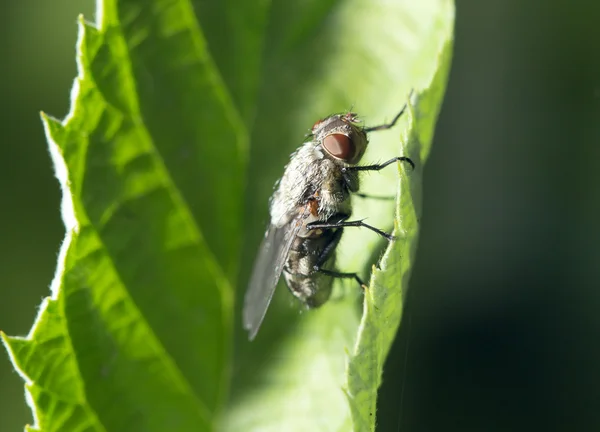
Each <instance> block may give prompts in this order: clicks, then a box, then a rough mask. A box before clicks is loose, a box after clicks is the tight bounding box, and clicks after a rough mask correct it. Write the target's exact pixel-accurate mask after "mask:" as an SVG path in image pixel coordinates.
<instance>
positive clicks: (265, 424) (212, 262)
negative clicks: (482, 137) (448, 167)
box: [2, 0, 453, 431]
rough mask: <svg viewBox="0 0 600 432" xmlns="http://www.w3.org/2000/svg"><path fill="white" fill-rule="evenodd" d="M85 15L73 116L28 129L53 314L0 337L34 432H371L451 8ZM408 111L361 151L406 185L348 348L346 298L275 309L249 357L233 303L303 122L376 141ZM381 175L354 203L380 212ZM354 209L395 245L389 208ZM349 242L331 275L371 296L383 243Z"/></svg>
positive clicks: (199, 2)
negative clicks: (43, 154)
mask: <svg viewBox="0 0 600 432" xmlns="http://www.w3.org/2000/svg"><path fill="white" fill-rule="evenodd" d="M98 14H99V16H98V17H97V25H91V24H88V23H85V22H84V21H83V20H81V21H80V38H79V42H78V66H79V76H78V78H77V79H76V81H75V85H74V91H73V93H72V95H73V97H72V99H73V100H72V108H71V112H70V113H69V115H68V116H67V118H66V119H65V120H64V121H58V120H55V119H53V118H51V117H48V116H45V115H44V116H43V121H44V126H45V128H46V133H47V137H48V141H49V147H50V153H51V156H52V159H53V161H54V164H55V167H56V174H57V177H58V179H59V181H60V184H61V186H62V189H63V203H62V212H63V219H64V220H65V225H66V228H67V235H66V238H65V241H64V243H63V246H62V248H61V253H60V256H59V260H58V266H57V271H56V276H55V279H54V281H53V284H52V286H51V296H50V297H49V298H47V299H45V300H44V302H43V304H42V306H41V307H40V312H39V315H38V317H37V319H36V322H35V324H34V326H33V328H32V330H31V332H30V334H29V335H28V336H27V337H24V338H17V337H8V336H6V335H2V338H3V341H4V343H5V345H6V346H7V349H8V351H9V354H10V356H11V359H12V361H13V363H14V365H15V367H16V369H17V370H18V371H19V373H20V374H21V375H22V376H23V377H24V379H25V381H26V392H27V395H28V399H29V402H30V405H31V406H32V409H33V412H34V419H35V424H34V426H33V427H32V428H31V430H43V431H63V430H69V431H70V430H73V431H78V430H86V431H88V430H89V431H96V430H97V431H119V430H127V431H137V430H140V431H165V430H182V431H187V430H190V431H192V430H193V431H202V430H215V429H220V430H227V431H239V430H244V431H251V430H303V431H304V430H328V431H329V430H339V431H347V430H351V429H353V428H354V430H372V429H373V428H374V424H375V415H374V407H375V400H376V392H377V388H378V385H379V381H380V377H381V367H382V365H383V361H384V359H385V356H386V354H387V351H388V349H389V344H390V343H391V340H392V339H393V337H394V334H395V331H396V328H397V326H398V323H399V320H400V315H401V301H400V299H401V297H400V296H401V290H402V289H405V287H406V284H407V279H408V273H409V268H410V263H411V261H412V259H413V257H414V251H415V247H416V235H417V227H418V225H417V221H418V215H419V212H420V207H419V202H420V187H421V176H422V169H423V164H424V162H425V159H426V157H427V154H428V152H429V146H430V144H431V139H432V136H433V128H434V125H435V119H436V116H437V112H438V110H439V106H440V103H441V99H442V95H443V89H444V83H445V78H446V74H447V67H448V63H449V58H450V50H451V40H452V25H453V3H452V2H451V0H424V1H421V2H418V3H416V2H409V1H402V2H387V1H383V0H380V1H376V2H371V1H365V0H348V1H344V2H336V1H333V0H327V1H322V0H308V1H303V2H290V1H272V2H268V1H255V2H248V1H242V0H226V1H222V2H216V1H209V0H196V1H192V2H190V1H187V0H146V1H141V0H104V1H103V2H100V3H99V7H98ZM410 89H414V90H415V97H414V98H413V101H414V106H413V107H412V108H411V112H410V115H406V116H405V117H404V118H403V119H402V121H401V122H399V125H398V126H397V127H396V128H394V129H393V130H391V131H387V132H381V133H377V134H373V135H372V136H371V144H370V146H369V148H368V150H367V153H366V155H365V158H364V162H365V163H369V162H374V161H377V160H386V159H389V158H391V157H394V156H398V155H407V156H410V157H411V158H412V159H413V160H414V161H415V163H416V164H417V167H416V169H415V170H414V171H413V172H408V173H407V174H406V175H405V174H402V175H401V177H400V178H401V180H400V182H401V183H400V194H399V196H400V200H399V207H398V208H397V209H396V224H397V228H396V230H397V233H398V234H402V235H399V237H400V238H399V240H398V241H396V242H395V243H393V244H392V245H391V247H390V248H389V249H388V251H387V252H386V255H385V257H384V258H383V260H382V263H381V267H382V272H378V271H377V272H375V275H374V276H373V278H372V279H371V286H370V288H369V291H368V294H367V296H365V299H366V300H365V305H366V306H365V308H366V310H367V314H365V316H364V317H363V321H362V323H361V324H360V331H358V329H359V323H360V310H359V309H358V308H357V307H356V301H357V300H358V299H359V296H360V291H359V290H358V289H357V288H356V286H355V284H352V283H350V282H349V281H347V282H344V283H338V284H336V286H335V291H334V296H333V297H334V298H332V300H331V301H330V302H328V304H326V305H325V306H324V307H322V308H320V309H318V310H315V311H310V312H306V313H303V314H298V312H297V306H296V305H295V304H292V301H291V300H290V296H289V294H288V293H287V292H286V290H285V289H279V291H278V292H277V294H276V298H275V299H274V302H273V305H272V307H271V309H270V310H269V313H268V314H267V318H266V320H265V324H264V328H263V329H261V333H260V334H259V335H258V338H257V340H256V341H255V342H254V343H252V344H249V343H248V342H247V341H246V340H245V339H246V335H245V334H244V333H243V332H242V331H241V328H240V325H239V322H237V319H236V317H237V316H239V315H238V314H239V306H238V307H236V308H234V301H233V300H234V298H240V297H241V296H243V292H244V289H245V281H246V279H247V275H248V273H249V271H250V267H251V265H252V258H253V256H254V254H255V252H256V247H257V244H258V242H259V241H260V237H261V235H262V230H263V229H264V227H265V223H266V221H267V219H266V218H267V200H268V196H269V194H270V193H271V190H272V185H273V183H274V181H275V179H276V178H277V177H278V176H280V175H281V172H282V168H283V166H284V164H285V163H286V161H287V160H288V157H289V154H290V153H291V151H293V150H294V149H295V148H296V147H297V146H298V145H299V144H300V143H301V141H302V139H303V136H304V134H305V133H306V131H307V130H308V128H309V127H310V125H312V124H313V123H314V121H315V120H316V119H318V118H321V117H324V116H326V115H328V114H330V113H331V112H336V111H343V110H347V109H348V108H350V107H351V106H353V107H354V108H353V109H354V110H355V111H357V112H358V113H360V114H362V115H363V116H364V117H363V118H364V120H365V122H366V123H367V124H369V125H373V124H377V123H381V122H383V121H384V120H385V119H386V118H387V119H390V118H392V116H393V115H394V114H396V113H397V112H398V110H399V109H400V108H401V107H402V105H403V104H404V102H405V101H406V99H407V95H408V93H409V91H410ZM409 119H410V121H409ZM401 132H402V133H403V136H404V137H405V139H403V140H400V139H399V136H400V133H401ZM406 137H408V138H406ZM402 143H404V144H402ZM394 171H395V170H394V168H393V167H392V168H387V169H386V170H384V171H382V172H381V173H377V174H371V175H369V176H366V177H365V178H364V179H363V189H364V191H365V192H371V193H374V194H378V195H386V194H387V195H393V194H394V192H395V190H396V189H398V188H397V187H396V185H397V183H398V178H397V176H396V174H395V172H394ZM409 192H410V193H409ZM355 207H356V209H355V212H354V216H355V217H356V218H362V217H367V216H368V217H369V223H371V224H372V225H375V226H378V227H381V228H384V229H391V228H392V225H393V222H394V211H395V210H394V206H393V203H392V202H385V201H377V202H373V201H372V200H364V199H357V200H356V205H355ZM363 231H366V230H356V231H355V232H352V234H350V233H348V234H347V235H345V236H344V239H343V241H342V244H340V247H339V254H338V260H339V265H340V267H341V269H342V270H348V271H357V270H358V271H360V272H361V273H362V275H363V277H364V278H367V277H368V275H369V273H370V268H371V265H372V264H373V263H374V262H376V261H377V259H378V257H379V254H378V252H377V251H379V250H381V248H382V247H383V243H382V242H381V240H380V239H378V238H377V237H376V236H375V235H373V233H371V232H363ZM400 281H402V285H400ZM384 299H387V300H386V301H385V304H384V303H383V300H384ZM394 299H395V300H394ZM236 303H237V304H238V305H239V303H240V302H239V301H237V302H236ZM382 308H385V311H386V314H385V315H384V316H380V315H378V310H380V309H382ZM373 312H376V313H373ZM382 320H383V321H382ZM383 327H385V328H383ZM357 331H358V339H357ZM355 342H357V345H356V353H355V354H354V355H352V356H351V358H350V363H349V365H348V372H349V373H348V380H347V381H348V382H347V383H346V384H344V381H345V369H346V361H347V355H346V351H347V350H350V349H351V347H352V346H354V345H355ZM234 343H236V349H235V352H234V350H233V349H232V347H233V346H234ZM231 371H233V381H231V379H230V375H231ZM369 374H370V375H369ZM343 386H345V388H346V393H347V394H345V393H344V391H342V387H343ZM228 393H229V396H230V397H229V398H227V395H228ZM347 395H348V398H347ZM348 401H349V402H350V403H348ZM363 404H364V405H363ZM367 411H369V412H370V413H372V414H373V415H372V416H368V414H369V412H367Z"/></svg>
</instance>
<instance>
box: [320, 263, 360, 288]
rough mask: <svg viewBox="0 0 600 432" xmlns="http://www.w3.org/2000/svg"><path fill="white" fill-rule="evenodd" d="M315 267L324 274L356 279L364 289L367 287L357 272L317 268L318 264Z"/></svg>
mask: <svg viewBox="0 0 600 432" xmlns="http://www.w3.org/2000/svg"><path fill="white" fill-rule="evenodd" d="M315 268H316V271H318V272H319V273H322V274H324V275H327V276H331V277H334V278H339V279H354V280H355V281H356V282H358V284H359V285H360V287H361V288H362V289H367V286H366V285H365V283H364V282H363V281H362V279H361V278H360V277H359V276H358V274H356V273H344V272H337V271H333V270H327V269H324V268H317V267H316V266H315Z"/></svg>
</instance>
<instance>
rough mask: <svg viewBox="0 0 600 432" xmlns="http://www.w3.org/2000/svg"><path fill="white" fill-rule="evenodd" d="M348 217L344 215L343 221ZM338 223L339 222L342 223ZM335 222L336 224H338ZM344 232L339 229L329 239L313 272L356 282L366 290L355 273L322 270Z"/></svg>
mask: <svg viewBox="0 0 600 432" xmlns="http://www.w3.org/2000/svg"><path fill="white" fill-rule="evenodd" d="M347 218H348V216H346V215H344V216H343V219H342V221H343V220H345V219H347ZM342 221H340V222H342ZM340 222H337V223H340ZM309 225H310V224H308V225H307V228H310V227H309ZM343 232H344V229H343V228H339V229H338V230H337V231H336V232H335V233H334V234H333V237H332V239H331V241H330V242H329V244H328V245H327V246H326V247H325V248H324V249H323V251H322V252H321V255H319V258H317V262H316V263H315V265H314V267H313V270H314V271H316V272H319V273H322V274H324V275H328V276H331V277H334V278H340V279H354V280H355V281H356V282H358V284H359V285H360V286H361V287H362V288H366V285H365V283H364V282H363V281H362V279H361V278H360V277H359V276H358V274H357V273H344V272H337V271H334V270H327V269H324V268H323V264H325V261H327V259H328V258H329V257H330V256H331V252H332V251H333V250H334V249H335V247H336V246H337V245H338V243H339V242H340V239H341V238H342V233H343Z"/></svg>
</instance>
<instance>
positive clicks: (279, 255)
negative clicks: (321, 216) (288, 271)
mask: <svg viewBox="0 0 600 432" xmlns="http://www.w3.org/2000/svg"><path fill="white" fill-rule="evenodd" d="M304 213H306V211H305V212H304ZM304 216H305V215H304V214H301V215H299V216H298V217H296V218H295V219H293V220H292V221H291V222H290V223H288V224H286V225H284V226H282V227H277V226H275V225H271V226H270V227H269V229H268V230H267V232H266V234H265V238H264V239H263V241H262V244H261V245H260V249H259V252H258V256H257V257H256V261H255V262H254V268H253V270H252V276H251V277H250V283H249V284H248V290H247V291H246V297H245V299H244V312H243V320H244V328H245V329H246V330H248V332H249V335H248V338H249V339H250V340H252V339H254V337H255V336H256V333H258V329H259V328H260V325H261V323H262V322H263V319H264V317H265V314H266V313H267V309H268V307H269V303H271V299H272V298H273V293H274V292H275V288H276V287H277V282H279V277H280V276H281V272H282V271H283V267H284V265H285V261H286V259H287V257H288V254H289V252H290V248H291V247H292V243H293V242H294V238H295V237H296V235H297V234H298V231H299V230H300V228H301V227H302V220H303V219H304Z"/></svg>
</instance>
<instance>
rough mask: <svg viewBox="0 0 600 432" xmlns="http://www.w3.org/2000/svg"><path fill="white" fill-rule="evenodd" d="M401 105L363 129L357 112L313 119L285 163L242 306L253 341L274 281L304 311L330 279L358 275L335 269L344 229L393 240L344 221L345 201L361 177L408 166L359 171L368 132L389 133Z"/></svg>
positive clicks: (320, 299)
mask: <svg viewBox="0 0 600 432" xmlns="http://www.w3.org/2000/svg"><path fill="white" fill-rule="evenodd" d="M405 109H406V104H405V105H404V107H403V108H402V110H401V111H400V112H399V113H398V114H397V115H396V117H395V118H394V119H393V120H392V121H391V122H390V123H388V124H383V125H380V126H375V127H366V128H365V127H361V126H360V125H359V124H358V116H357V115H356V114H355V113H352V112H348V113H345V114H334V115H331V116H329V117H327V118H325V119H323V120H319V121H317V122H316V123H315V124H314V126H313V127H312V131H311V134H310V135H309V140H308V141H306V142H305V143H304V144H303V145H302V146H300V148H298V150H296V151H295V152H294V153H293V154H292V155H291V158H290V162H289V163H288V165H287V166H286V167H285V170H284V173H283V177H282V178H281V180H280V181H279V182H278V184H277V185H276V187H275V192H274V193H273V196H272V197H271V201H270V214H271V223H270V225H269V227H268V229H267V231H266V233H265V236H264V239H263V241H262V244H261V246H260V249H259V251H258V256H257V257H256V261H255V263H254V269H253V271H252V275H251V277H250V283H249V285H248V290H247V292H246V297H245V300H244V312H243V324H244V328H245V329H246V330H248V332H249V338H250V340H252V339H254V337H255V336H256V333H257V332H258V329H259V327H260V325H261V323H262V321H263V319H264V317H265V314H266V312H267V308H268V306H269V303H270V302H271V299H272V297H273V293H274V292H275V287H276V286H277V283H278V281H279V278H280V276H281V275H282V274H283V277H284V279H285V281H286V283H287V286H288V288H289V289H290V291H291V292H292V294H293V295H294V296H296V297H297V298H298V299H299V300H300V301H301V302H302V303H304V304H305V305H306V306H308V307H309V308H315V307H318V306H320V305H322V304H323V303H325V302H326V301H327V300H328V299H329V296H330V295H331V289H332V281H333V278H350V279H354V280H356V281H357V282H358V283H359V284H360V285H361V286H364V284H363V282H362V280H361V279H360V278H359V276H358V275H357V274H356V273H342V272H339V271H336V270H335V249H336V246H337V244H338V243H339V241H340V238H341V236H342V233H343V230H344V228H346V227H363V228H368V229H370V230H372V231H374V232H375V233H377V234H379V235H381V236H383V237H385V238H387V239H388V240H392V238H393V237H392V236H391V235H390V234H388V233H385V232H383V231H381V230H379V229H377V228H375V227H373V226H370V225H368V224H366V223H364V222H363V221H361V220H354V221H351V220H348V219H349V218H350V215H351V209H352V208H351V195H352V194H357V193H358V190H359V179H358V174H359V172H360V171H379V170H380V169H382V168H385V167H386V166H388V165H391V164H392V163H394V162H397V161H404V162H406V163H408V164H410V165H411V167H412V168H414V164H413V162H412V161H411V160H410V159H409V158H407V157H404V156H399V157H394V158H392V159H390V160H388V161H387V162H384V163H382V164H375V165H358V163H359V162H360V160H361V158H362V156H363V154H364V152H365V150H366V148H367V144H368V140H367V133H369V132H373V131H377V130H384V129H390V128H391V127H393V126H394V125H395V124H396V122H397V121H398V119H399V118H400V117H401V116H402V114H403V113H404V111H405Z"/></svg>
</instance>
